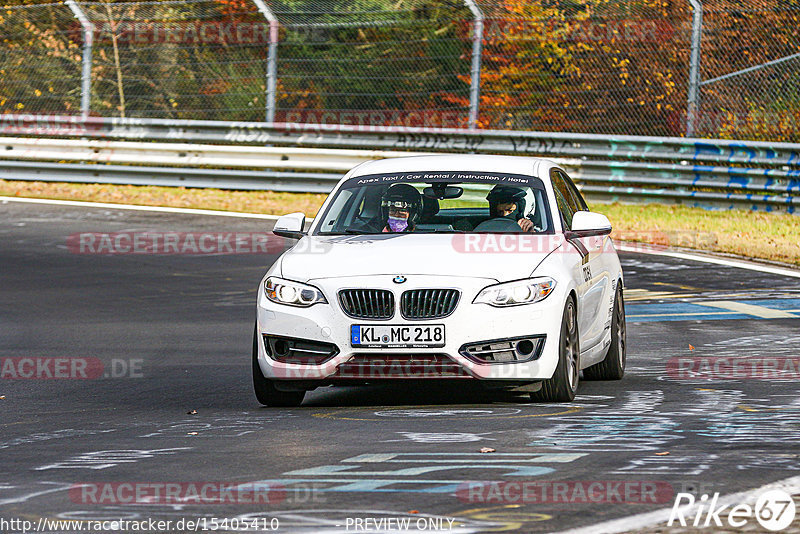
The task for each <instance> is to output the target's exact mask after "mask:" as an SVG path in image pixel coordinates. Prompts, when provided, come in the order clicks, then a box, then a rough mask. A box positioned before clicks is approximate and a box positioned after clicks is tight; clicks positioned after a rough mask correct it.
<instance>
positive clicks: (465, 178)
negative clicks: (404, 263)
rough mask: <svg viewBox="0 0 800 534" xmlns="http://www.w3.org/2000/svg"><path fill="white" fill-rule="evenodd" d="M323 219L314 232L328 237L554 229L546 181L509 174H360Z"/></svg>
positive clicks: (336, 197) (333, 201)
mask: <svg viewBox="0 0 800 534" xmlns="http://www.w3.org/2000/svg"><path fill="white" fill-rule="evenodd" d="M490 199H491V200H490ZM501 212H502V213H503V215H499V214H500V213H501ZM318 218H319V219H320V225H319V226H318V227H317V228H316V229H315V230H314V231H315V233H319V234H324V235H346V234H379V233H387V232H397V231H400V232H416V233H419V232H437V233H441V232H443V233H463V232H479V233H483V232H491V233H508V232H529V233H552V232H553V225H552V219H551V216H550V209H549V207H548V203H547V197H546V195H545V187H544V183H543V182H542V180H540V179H539V178H536V177H533V176H528V175H516V174H506V173H488V172H470V171H439V172H431V173H425V172H415V173H411V172H401V173H393V174H384V175H367V176H359V177H354V178H352V179H350V180H348V181H347V182H345V183H344V184H342V186H341V187H340V189H339V190H338V191H337V192H336V193H335V194H334V198H333V199H331V201H330V202H329V204H328V207H327V208H326V210H325V212H324V213H322V214H321V215H319V217H318ZM523 219H527V221H530V222H526V221H525V220H523ZM490 221H492V224H487V223H489V222H490ZM392 225H394V226H392Z"/></svg>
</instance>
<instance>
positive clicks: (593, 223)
mask: <svg viewBox="0 0 800 534" xmlns="http://www.w3.org/2000/svg"><path fill="white" fill-rule="evenodd" d="M565 233H566V234H567V237H591V236H596V235H608V234H610V233H611V221H609V220H608V217H606V216H605V215H603V214H601V213H594V212H592V211H579V212H577V213H575V215H574V216H573V217H572V228H570V229H569V231H568V232H565Z"/></svg>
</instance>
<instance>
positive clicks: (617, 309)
mask: <svg viewBox="0 0 800 534" xmlns="http://www.w3.org/2000/svg"><path fill="white" fill-rule="evenodd" d="M620 286H621V285H620ZM625 347H626V340H625V302H624V300H623V298H622V287H619V288H617V294H616V296H615V298H614V311H613V312H612V315H611V346H609V347H608V354H606V357H605V359H604V360H603V361H602V362H600V363H596V364H594V365H592V366H591V367H587V368H586V369H584V370H583V378H585V379H586V380H621V379H622V377H623V375H624V374H625V358H626V357H625Z"/></svg>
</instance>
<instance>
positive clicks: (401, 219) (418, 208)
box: [381, 184, 422, 233]
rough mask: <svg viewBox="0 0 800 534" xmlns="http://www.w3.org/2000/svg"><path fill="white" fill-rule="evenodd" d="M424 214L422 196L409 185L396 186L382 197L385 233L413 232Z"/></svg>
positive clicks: (382, 216) (382, 218)
mask: <svg viewBox="0 0 800 534" xmlns="http://www.w3.org/2000/svg"><path fill="white" fill-rule="evenodd" d="M421 214H422V196H421V195H420V194H419V191H417V190H416V189H415V188H414V187H413V186H411V185H409V184H395V185H393V186H392V187H390V188H389V189H387V190H386V192H385V193H384V194H383V196H382V197H381V220H382V221H385V225H384V227H383V232H393V233H396V232H412V231H414V229H415V228H416V227H417V223H418V222H419V218H420V215H421Z"/></svg>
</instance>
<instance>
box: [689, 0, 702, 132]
mask: <svg viewBox="0 0 800 534" xmlns="http://www.w3.org/2000/svg"><path fill="white" fill-rule="evenodd" d="M689 3H690V4H691V5H692V10H693V12H694V13H693V15H692V56H691V63H690V67H689V102H688V106H687V108H686V137H694V135H695V127H696V122H697V116H698V112H699V110H700V103H699V100H700V39H701V37H702V35H703V3H702V0H689Z"/></svg>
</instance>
